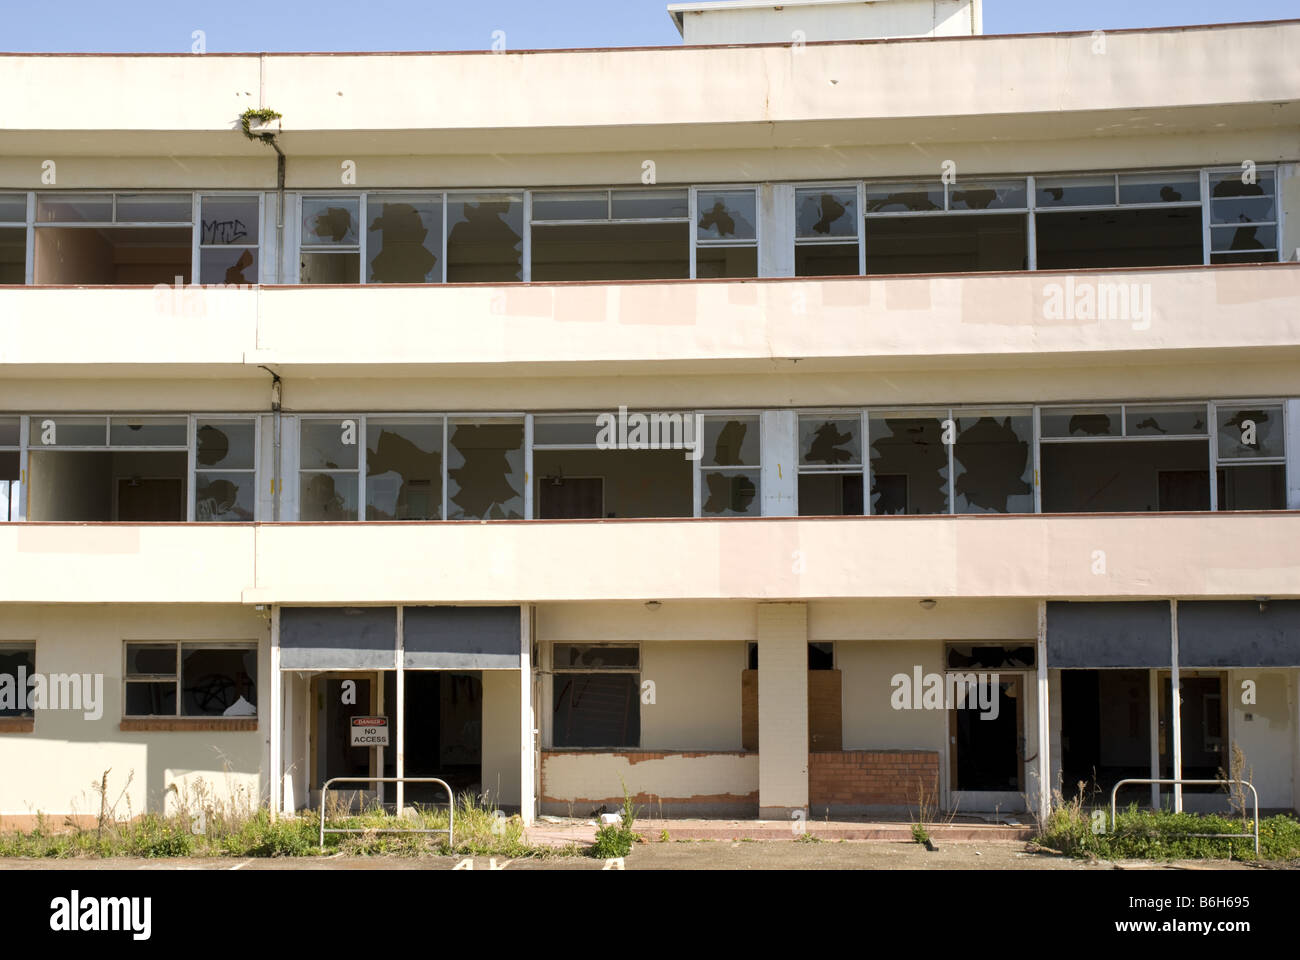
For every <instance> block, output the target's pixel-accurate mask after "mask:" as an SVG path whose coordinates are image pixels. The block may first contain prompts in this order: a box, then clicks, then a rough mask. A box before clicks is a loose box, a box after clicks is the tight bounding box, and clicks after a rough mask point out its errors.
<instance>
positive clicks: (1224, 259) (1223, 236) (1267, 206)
mask: <svg viewBox="0 0 1300 960" xmlns="http://www.w3.org/2000/svg"><path fill="white" fill-rule="evenodd" d="M1210 198H1211V199H1210V262H1211V263H1255V262H1260V261H1273V260H1278V259H1279V256H1278V250H1279V247H1278V229H1277V228H1278V212H1277V211H1278V202H1277V174H1276V171H1275V170H1274V169H1273V168H1271V167H1268V168H1261V169H1257V170H1256V171H1255V176H1254V177H1253V178H1252V177H1249V176H1248V175H1247V174H1245V173H1243V172H1242V171H1241V170H1240V169H1237V170H1234V171H1232V172H1231V173H1219V172H1212V173H1211V174H1210Z"/></svg>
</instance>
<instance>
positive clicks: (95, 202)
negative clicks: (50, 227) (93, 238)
mask: <svg viewBox="0 0 1300 960" xmlns="http://www.w3.org/2000/svg"><path fill="white" fill-rule="evenodd" d="M112 219H113V198H112V197H111V196H108V195H107V194H83V195H76V194H68V195H63V196H58V195H51V194H43V195H42V194H38V195H37V197H36V220H37V222H38V223H56V222H57V223H82V222H86V221H93V222H95V223H109V222H111V221H112Z"/></svg>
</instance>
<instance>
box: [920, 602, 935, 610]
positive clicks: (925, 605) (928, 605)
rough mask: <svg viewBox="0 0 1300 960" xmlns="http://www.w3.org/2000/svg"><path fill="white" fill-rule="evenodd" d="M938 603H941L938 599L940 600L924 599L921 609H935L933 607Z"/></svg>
mask: <svg viewBox="0 0 1300 960" xmlns="http://www.w3.org/2000/svg"><path fill="white" fill-rule="evenodd" d="M938 605H939V601H938V600H922V601H921V609H922V610H933V609H934V608H935V607H937V606H938Z"/></svg>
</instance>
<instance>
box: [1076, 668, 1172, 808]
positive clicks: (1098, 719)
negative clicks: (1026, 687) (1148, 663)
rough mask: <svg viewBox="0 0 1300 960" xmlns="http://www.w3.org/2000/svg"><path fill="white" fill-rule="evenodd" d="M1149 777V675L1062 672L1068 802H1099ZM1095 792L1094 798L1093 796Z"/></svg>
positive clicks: (1120, 671)
mask: <svg viewBox="0 0 1300 960" xmlns="http://www.w3.org/2000/svg"><path fill="white" fill-rule="evenodd" d="M1150 776H1151V691H1150V680H1149V674H1148V671H1146V670H1062V671H1061V777H1062V781H1063V783H1062V786H1063V790H1064V793H1065V795H1066V797H1067V798H1069V797H1073V796H1075V795H1076V794H1078V792H1079V784H1080V783H1083V784H1085V787H1084V790H1083V792H1084V795H1085V797H1087V798H1088V799H1093V800H1098V799H1099V798H1105V797H1109V796H1110V791H1111V788H1112V787H1114V786H1115V784H1116V783H1117V782H1118V781H1120V780H1124V779H1128V778H1130V777H1138V778H1145V777H1150ZM1094 792H1096V794H1097V795H1096V796H1094Z"/></svg>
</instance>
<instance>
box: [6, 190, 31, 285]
mask: <svg viewBox="0 0 1300 960" xmlns="http://www.w3.org/2000/svg"><path fill="white" fill-rule="evenodd" d="M26 282H27V196H26V194H22V193H0V286H3V285H5V284H12V283H26Z"/></svg>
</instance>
